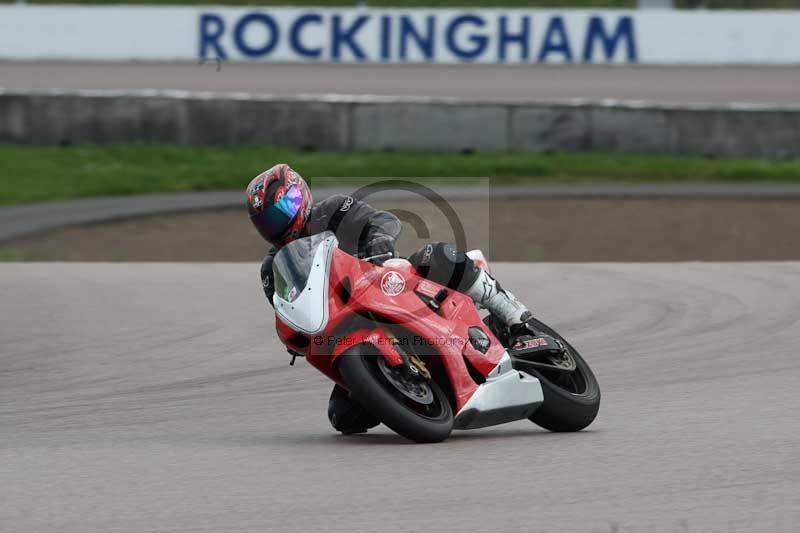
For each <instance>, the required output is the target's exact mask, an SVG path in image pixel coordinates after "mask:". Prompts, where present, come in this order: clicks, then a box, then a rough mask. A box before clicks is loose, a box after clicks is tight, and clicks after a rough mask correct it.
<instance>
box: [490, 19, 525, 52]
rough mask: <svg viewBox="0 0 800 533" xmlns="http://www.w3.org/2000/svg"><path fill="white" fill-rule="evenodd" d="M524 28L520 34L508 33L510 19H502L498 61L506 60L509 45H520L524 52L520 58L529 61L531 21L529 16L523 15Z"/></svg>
mask: <svg viewBox="0 0 800 533" xmlns="http://www.w3.org/2000/svg"><path fill="white" fill-rule="evenodd" d="M521 20H522V28H521V29H520V31H519V33H511V32H509V31H508V17H507V16H506V15H503V16H501V17H500V35H499V36H498V39H499V41H498V44H497V46H498V49H497V57H498V59H499V60H500V61H501V62H503V61H505V60H506V46H508V44H509V43H515V42H516V43H519V45H520V47H521V48H522V52H521V54H520V57H521V58H522V60H523V61H526V60H527V59H528V54H529V46H530V35H529V33H530V25H531V19H530V17H529V16H527V15H523V17H522V19H521Z"/></svg>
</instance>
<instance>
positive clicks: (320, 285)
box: [273, 232, 339, 335]
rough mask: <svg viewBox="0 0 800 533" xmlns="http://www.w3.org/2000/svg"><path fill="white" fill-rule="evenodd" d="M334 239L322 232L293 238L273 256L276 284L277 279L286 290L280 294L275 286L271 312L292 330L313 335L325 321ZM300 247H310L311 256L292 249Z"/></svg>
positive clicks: (329, 234)
mask: <svg viewBox="0 0 800 533" xmlns="http://www.w3.org/2000/svg"><path fill="white" fill-rule="evenodd" d="M338 243H339V241H338V240H337V239H336V236H335V235H334V234H333V233H331V232H325V233H322V234H319V235H315V236H312V237H307V238H305V239H298V240H297V241H293V242H292V243H290V244H288V245H286V246H285V247H283V248H282V249H281V250H280V251H279V252H278V254H277V255H276V256H275V261H274V266H273V269H274V271H275V276H276V286H277V285H279V284H278V280H280V281H281V283H282V284H283V285H285V286H286V287H285V289H286V292H287V294H284V295H281V294H279V291H277V290H276V292H275V295H274V296H273V303H274V305H275V313H276V314H277V315H278V317H279V318H280V320H281V321H283V322H284V323H286V324H287V325H288V326H290V327H292V328H293V329H294V330H296V331H299V332H301V333H305V334H308V335H316V334H317V333H320V332H321V331H323V330H324V329H325V328H326V327H327V325H328V319H329V316H330V314H329V312H328V311H329V310H328V287H329V285H330V283H329V278H330V269H331V260H332V257H333V250H334V249H335V248H336V247H337V245H338ZM302 247H310V248H311V249H312V250H313V256H310V257H308V256H304V255H302V254H300V255H296V254H294V253H293V251H294V250H295V248H302ZM309 259H310V261H309ZM286 278H289V279H286Z"/></svg>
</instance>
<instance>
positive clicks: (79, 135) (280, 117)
mask: <svg viewBox="0 0 800 533" xmlns="http://www.w3.org/2000/svg"><path fill="white" fill-rule="evenodd" d="M121 141H154V142H169V143H177V144H206V145H224V144H270V145H276V146H286V147H290V148H298V149H306V150H333V151H354V150H366V151H384V150H430V151H447V152H461V151H545V150H603V151H609V152H633V153H654V154H691V155H713V156H762V157H775V158H778V157H790V156H800V107H777V106H755V105H754V106H735V105H731V106H714V107H704V106H667V105H644V104H642V105H639V104H630V103H620V102H603V103H590V102H577V103H571V104H532V103H502V104H499V103H485V102H483V103H482V102H465V101H461V100H452V99H432V98H397V97H335V96H329V97H308V98H299V97H298V98H278V97H261V96H253V95H246V94H225V95H222V94H211V93H187V92H178V91H124V92H123V91H0V142H4V143H17V144H39V145H64V144H77V143H110V142H121Z"/></svg>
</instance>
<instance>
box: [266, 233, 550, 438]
mask: <svg viewBox="0 0 800 533" xmlns="http://www.w3.org/2000/svg"><path fill="white" fill-rule="evenodd" d="M316 253H317V254H322V252H321V251H320V250H317V251H316ZM319 257H320V258H323V257H324V256H323V255H320V256H319ZM315 259H316V256H315ZM315 265H316V262H315ZM325 271H326V278H325V279H326V285H327V287H326V292H325V295H326V301H325V304H323V305H320V307H322V308H324V309H325V311H326V313H327V318H326V319H325V321H324V322H323V321H317V320H314V321H313V327H310V326H311V324H310V323H309V324H305V325H306V326H307V327H306V329H305V330H302V331H303V333H305V334H307V335H310V336H313V338H311V337H308V338H306V341H307V343H306V345H305V347H303V348H302V349H301V350H299V351H300V352H301V353H302V354H303V355H305V356H306V358H307V361H308V362H309V363H310V364H311V365H312V366H314V367H315V368H317V369H318V370H320V371H321V372H322V373H324V374H325V375H326V376H328V377H329V378H331V379H332V380H334V381H335V382H337V383H339V384H340V385H343V386H345V384H344V383H343V381H342V379H341V376H340V374H339V372H338V370H337V369H336V367H335V366H334V362H335V360H336V358H338V357H340V356H341V355H342V354H343V353H344V352H346V351H347V349H348V348H349V347H352V346H354V345H356V344H360V343H362V342H369V343H370V344H373V345H375V346H376V348H378V352H379V353H381V355H382V356H383V357H384V358H385V359H386V361H387V363H388V364H389V365H390V366H394V365H396V364H399V363H400V362H401V361H403V358H402V356H401V355H400V354H399V353H398V352H397V351H396V349H395V347H394V346H392V344H391V341H390V340H389V337H390V336H392V337H398V338H399V337H401V336H404V335H405V336H411V337H414V336H417V337H420V338H422V339H438V340H440V341H442V342H439V343H438V344H436V345H435V346H433V347H432V348H431V354H430V356H428V357H426V358H425V360H426V364H428V366H429V370H431V371H434V370H435V369H436V368H437V367H440V368H441V369H442V370H443V371H444V373H445V375H446V376H447V378H448V380H449V382H450V386H451V389H452V391H453V396H454V400H455V412H456V413H457V419H456V422H457V425H456V427H457V428H460V429H471V428H473V427H484V426H487V425H493V424H494V423H498V422H497V420H509V421H510V420H511V419H513V420H517V419H520V418H525V417H524V416H522V415H525V414H528V416H529V413H532V412H533V410H535V409H536V407H538V405H539V404H540V403H541V399H542V398H541V395H542V393H541V385H540V384H539V383H538V380H537V379H536V378H534V377H532V376H530V375H528V374H524V373H519V372H517V371H514V370H513V368H511V365H510V359H509V356H508V354H507V352H506V350H505V348H504V347H503V346H502V344H501V343H500V341H499V340H497V338H496V337H495V336H494V334H493V333H492V332H491V330H489V329H488V328H486V327H485V325H484V324H483V322H482V320H481V317H480V314H479V313H478V310H477V308H476V307H475V304H474V303H473V302H472V300H471V299H470V298H469V296H467V295H465V294H461V293H459V292H456V291H448V293H449V294H448V296H447V298H446V299H445V300H444V301H443V303H442V305H441V306H440V307H439V309H437V310H434V309H431V308H430V307H428V306H427V305H426V304H425V303H424V302H423V301H422V300H421V299H420V297H419V295H418V294H416V292H415V290H414V289H415V287H417V285H418V284H419V283H420V282H421V281H422V280H423V279H424V278H422V277H420V276H419V275H418V274H417V273H416V271H415V270H414V269H413V267H412V266H411V265H410V264H409V263H407V262H392V263H389V265H387V266H385V267H381V266H376V265H372V264H370V263H366V262H364V261H361V260H359V259H357V258H355V257H352V256H350V255H348V254H347V253H345V252H343V251H341V250H339V249H338V248H337V247H336V244H335V241H334V242H332V244H331V246H330V265H329V266H328V267H326V268H325ZM392 271H393V272H396V273H398V274H400V275H401V276H402V277H403V278H404V280H405V289H404V290H403V291H401V292H400V293H398V294H395V295H389V294H386V293H385V292H384V291H382V289H381V279H382V277H383V276H384V275H385V274H386V273H387V272H392ZM321 279H322V278H320V279H319V281H321ZM430 283H432V282H430ZM317 286H318V284H317V282H316V281H315V282H314V283H312V282H311V280H310V279H309V282H308V284H307V288H308V287H310V288H311V289H312V290H311V291H310V292H311V293H312V294H313V293H318V294H319V292H320V291H317V290H316V287H317ZM344 286H347V287H348V290H347V291H343V290H341V288H342V287H344ZM441 288H442V289H443V288H444V287H441ZM307 292H308V291H307ZM345 293H346V294H345ZM301 297H302V296H300V297H298V300H299V298H301ZM281 300H282V301H281V303H283V308H282V311H281V312H280V313H278V317H279V322H278V333H279V335H280V337H281V340H283V341H284V343H286V344H287V345H292V339H293V335H294V333H293V331H292V330H296V331H301V330H299V329H298V328H296V327H295V326H294V325H293V324H292V323H291V322H290V320H293V321H294V322H295V323H296V322H297V321H298V317H297V316H296V315H292V314H291V313H289V312H287V311H286V304H287V303H288V302H287V301H286V300H283V299H281ZM295 303H297V300H296V301H295ZM295 307H297V306H295ZM277 309H278V306H276V310H277ZM282 322H285V323H282ZM309 322H312V321H309ZM470 327H473V328H474V327H478V328H481V329H482V330H483V332H484V333H485V334H486V335H487V336H488V337H489V339H490V340H491V344H490V346H489V348H488V350H487V351H486V353H481V352H480V351H479V350H476V349H475V348H474V347H473V346H472V344H470V342H469V328H470ZM330 339H334V342H333V343H332V344H331V342H330ZM370 339H374V341H375V342H371V341H370ZM293 346H295V347H298V346H297V345H296V344H294V345H293ZM298 348H299V347H298ZM466 361H469V363H470V365H471V366H472V367H473V368H474V369H475V370H477V371H478V373H479V374H480V375H481V376H480V377H482V379H480V380H479V381H483V383H479V382H476V381H475V378H473V376H472V375H471V374H470V371H469V369H468V368H467V364H466ZM523 389H524V390H523ZM512 417H513V418H512Z"/></svg>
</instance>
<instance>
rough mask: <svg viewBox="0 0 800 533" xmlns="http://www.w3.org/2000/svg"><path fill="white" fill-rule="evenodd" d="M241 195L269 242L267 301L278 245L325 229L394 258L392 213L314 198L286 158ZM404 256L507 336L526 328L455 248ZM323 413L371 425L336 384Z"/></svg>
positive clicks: (342, 199) (264, 277) (361, 250)
mask: <svg viewBox="0 0 800 533" xmlns="http://www.w3.org/2000/svg"><path fill="white" fill-rule="evenodd" d="M246 193H247V209H248V211H249V214H250V220H251V221H252V223H253V225H254V226H255V228H256V230H258V232H259V233H260V234H261V236H262V237H263V238H264V240H266V241H267V242H269V243H270V244H272V245H273V248H272V249H270V251H269V252H268V253H267V256H266V258H265V259H264V261H263V263H262V265H261V281H262V286H263V288H264V294H265V295H266V297H267V299H268V300H269V302H270V304H272V303H273V302H272V299H273V295H274V292H275V287H274V279H273V272H272V262H273V260H274V259H275V255H276V254H277V253H278V250H279V249H280V248H281V247H282V246H284V245H285V244H287V243H289V242H291V241H293V240H296V239H298V238H302V237H306V236H309V235H315V234H317V233H321V232H323V231H332V232H333V233H334V234H336V237H337V238H338V239H339V247H340V248H341V249H342V250H343V251H345V252H347V253H349V254H351V255H355V256H358V257H362V258H372V257H378V256H386V255H388V254H392V256H393V255H394V254H395V244H396V242H397V239H398V238H399V236H400V233H401V231H402V229H403V226H402V223H401V222H400V220H398V218H397V217H395V216H394V215H393V214H391V213H387V212H386V211H379V210H376V209H374V208H372V207H371V206H369V205H368V204H366V203H365V202H362V201H360V200H358V199H356V198H353V197H352V196H345V195H335V196H331V197H330V198H327V199H325V200H323V201H321V202H318V203H316V204H314V203H313V199H312V195H311V190H310V189H309V187H308V185H307V184H306V182H305V180H304V179H303V178H302V176H300V174H298V173H297V172H296V171H294V170H292V169H291V168H290V167H289V165H286V164H278V165H275V166H274V167H272V168H270V169H269V170H266V171H264V172H262V173H261V174H259V175H258V176H256V177H255V178H253V180H252V181H251V182H250V184H249V185H248V186H247V191H246ZM408 260H409V261H410V262H411V264H412V265H413V266H414V268H415V269H416V270H417V272H418V273H419V274H420V275H421V276H423V277H425V278H427V279H430V280H431V281H434V282H436V283H439V284H441V285H444V286H446V287H448V288H450V289H452V290H457V291H459V292H462V293H464V294H467V295H468V296H470V297H471V298H472V299H473V300H474V301H475V303H476V304H478V305H480V306H482V307H484V308H485V309H487V310H489V311H490V312H491V313H492V314H493V315H494V316H495V318H496V319H498V320H499V321H500V322H502V323H503V324H505V325H506V326H508V327H509V328H510V329H511V331H512V335H514V336H521V335H525V334H526V333H527V327H526V323H527V322H528V321H529V320H530V319H531V318H533V315H532V314H531V312H530V311H529V310H528V309H527V308H526V307H525V306H524V305H523V304H522V303H521V302H520V301H519V300H517V299H516V298H515V297H514V295H513V294H511V293H510V292H508V291H505V290H503V288H502V287H501V286H500V283H498V282H497V280H495V279H494V278H493V277H492V276H491V275H490V274H489V273H488V272H486V271H485V270H483V269H481V268H479V267H478V266H477V265H476V264H475V263H474V262H473V261H472V260H471V259H470V258H469V257H467V255H466V253H464V252H463V251H460V250H457V249H456V248H455V246H453V245H451V244H446V243H442V242H436V243H431V244H429V245H427V246H425V247H424V248H423V249H422V250H419V251H418V252H416V253H415V254H413V255H412V256H411V257H409V258H408ZM328 417H329V419H330V421H331V424H332V425H333V427H334V428H335V429H336V430H338V431H341V432H342V433H345V434H351V433H363V432H365V431H366V430H367V429H369V428H371V427H374V426H376V425H378V421H377V420H375V419H374V418H372V417H371V416H370V415H369V414H368V413H367V412H366V411H365V410H364V409H363V408H362V407H361V406H360V405H359V404H358V403H357V402H355V401H354V400H353V399H351V398H349V396H348V393H347V391H346V390H344V389H342V388H341V387H339V386H338V385H337V386H335V387H334V390H333V393H332V394H331V399H330V402H329V406H328Z"/></svg>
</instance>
